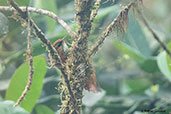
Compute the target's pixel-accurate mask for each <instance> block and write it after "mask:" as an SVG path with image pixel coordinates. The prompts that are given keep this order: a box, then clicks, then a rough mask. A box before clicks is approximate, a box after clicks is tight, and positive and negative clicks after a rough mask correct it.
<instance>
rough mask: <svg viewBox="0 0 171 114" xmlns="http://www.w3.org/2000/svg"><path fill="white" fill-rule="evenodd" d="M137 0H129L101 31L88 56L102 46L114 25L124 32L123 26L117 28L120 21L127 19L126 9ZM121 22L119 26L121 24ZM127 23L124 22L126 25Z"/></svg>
mask: <svg viewBox="0 0 171 114" xmlns="http://www.w3.org/2000/svg"><path fill="white" fill-rule="evenodd" d="M137 1H139V0H134V1H132V2H130V3H129V4H128V5H127V6H126V7H125V8H124V9H123V10H122V11H121V12H120V13H119V15H118V16H117V17H116V18H115V19H114V20H113V21H112V22H111V23H110V24H109V25H108V26H107V28H106V30H105V31H104V32H103V33H102V35H101V36H100V37H99V38H98V39H99V40H98V41H97V43H96V44H95V45H94V46H93V47H92V49H91V50H90V52H89V57H90V56H92V55H93V54H95V53H96V52H97V51H98V50H99V48H100V46H102V44H103V42H104V40H105V39H106V37H107V36H109V34H110V33H111V32H112V31H113V29H114V28H115V27H117V31H118V29H119V30H120V31H121V32H126V30H125V27H121V28H118V27H120V25H119V24H120V23H121V24H122V23H123V24H124V23H125V22H123V21H125V20H127V15H128V11H129V9H130V8H131V7H132V6H133V5H134V4H135V3H136V2H137ZM123 24H122V25H121V26H123ZM126 24H127V23H125V25H126ZM118 25H119V26H118Z"/></svg>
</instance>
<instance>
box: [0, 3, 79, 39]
mask: <svg viewBox="0 0 171 114" xmlns="http://www.w3.org/2000/svg"><path fill="white" fill-rule="evenodd" d="M19 8H20V9H21V11H25V9H26V7H25V6H22V7H19ZM0 11H15V9H14V8H11V7H9V6H0ZM28 11H29V12H35V13H39V14H42V15H46V16H49V17H51V18H53V19H55V20H56V21H57V22H58V23H59V24H61V26H62V27H63V28H64V29H65V30H66V31H67V32H68V34H69V35H70V36H71V37H72V38H75V37H76V33H75V32H73V31H72V30H71V28H70V27H69V26H68V24H67V23H66V22H65V21H64V20H63V19H61V18H60V17H59V16H57V15H56V14H55V13H53V12H50V11H47V10H43V9H37V8H33V7H28Z"/></svg>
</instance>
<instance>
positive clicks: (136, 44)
mask: <svg viewBox="0 0 171 114" xmlns="http://www.w3.org/2000/svg"><path fill="white" fill-rule="evenodd" d="M125 41H126V43H127V44H128V45H130V46H131V47H133V48H135V49H137V50H138V51H139V52H140V53H141V54H142V55H144V56H147V57H149V56H151V53H152V52H151V49H150V46H149V43H148V41H147V39H146V37H145V34H144V32H143V31H142V29H141V26H140V25H139V23H138V22H137V21H136V20H135V19H134V16H133V14H131V12H129V23H128V29H127V32H126V34H125Z"/></svg>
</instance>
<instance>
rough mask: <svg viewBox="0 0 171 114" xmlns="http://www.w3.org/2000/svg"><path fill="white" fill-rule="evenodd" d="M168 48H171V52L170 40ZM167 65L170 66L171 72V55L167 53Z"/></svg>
mask: <svg viewBox="0 0 171 114" xmlns="http://www.w3.org/2000/svg"><path fill="white" fill-rule="evenodd" d="M168 48H169V50H170V52H171V41H170V42H169V44H168ZM167 65H168V67H169V70H170V72H171V57H170V56H169V55H168V54H167Z"/></svg>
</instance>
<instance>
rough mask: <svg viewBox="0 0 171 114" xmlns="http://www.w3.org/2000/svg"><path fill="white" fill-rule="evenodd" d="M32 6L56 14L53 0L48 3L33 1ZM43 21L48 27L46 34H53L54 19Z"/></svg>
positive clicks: (44, 0)
mask: <svg viewBox="0 0 171 114" xmlns="http://www.w3.org/2000/svg"><path fill="white" fill-rule="evenodd" d="M34 6H35V7H36V8H42V9H45V10H48V11H51V12H53V13H55V14H57V4H56V2H55V0H49V1H48V3H47V1H46V0H35V1H34ZM45 19H46V22H47V26H48V32H50V33H52V32H54V29H55V27H56V21H55V20H54V19H51V18H50V17H46V18H45Z"/></svg>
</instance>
